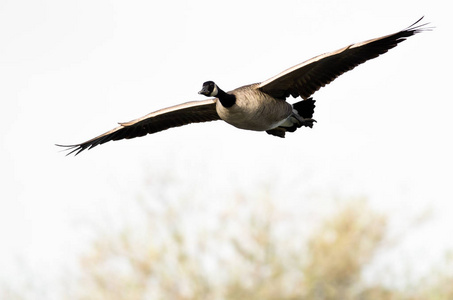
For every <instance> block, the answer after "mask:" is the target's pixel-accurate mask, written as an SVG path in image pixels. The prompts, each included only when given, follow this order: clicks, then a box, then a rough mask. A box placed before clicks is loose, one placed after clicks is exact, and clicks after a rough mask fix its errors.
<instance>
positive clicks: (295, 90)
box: [258, 17, 430, 99]
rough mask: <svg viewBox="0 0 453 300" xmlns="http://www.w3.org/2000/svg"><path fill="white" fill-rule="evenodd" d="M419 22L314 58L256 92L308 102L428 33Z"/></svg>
mask: <svg viewBox="0 0 453 300" xmlns="http://www.w3.org/2000/svg"><path fill="white" fill-rule="evenodd" d="M422 19H423V17H422V18H420V19H419V20H418V21H417V22H415V23H414V24H412V25H411V26H409V27H408V28H406V29H404V30H401V31H399V32H396V33H394V34H390V35H386V36H383V37H379V38H376V39H372V40H368V41H364V42H361V43H356V44H352V45H349V46H347V47H344V48H342V49H339V50H337V51H334V52H330V53H325V54H321V55H319V56H316V57H313V58H312V59H309V60H307V61H305V62H303V63H301V64H298V65H296V66H294V67H292V68H289V69H287V70H285V71H283V72H281V73H280V74H278V75H276V76H274V77H272V78H270V79H268V80H266V81H263V82H262V83H260V85H259V86H258V88H259V89H260V90H261V91H263V92H265V93H267V94H269V95H271V96H273V97H275V98H280V99H285V98H286V97H288V96H289V95H291V96H293V97H297V96H300V97H302V98H303V99H308V97H310V96H311V95H312V94H313V93H314V92H316V91H317V90H319V89H320V88H321V87H323V86H325V85H326V84H328V83H330V82H331V81H333V80H334V79H336V78H337V77H338V76H340V75H341V74H343V73H345V72H347V71H349V70H352V69H354V68H355V67H356V66H358V65H360V64H362V63H364V62H366V61H367V60H370V59H373V58H375V57H378V56H379V55H381V54H384V53H386V52H387V51H388V50H390V49H392V48H393V47H396V45H398V44H399V43H401V42H402V41H404V40H406V38H408V37H410V36H412V35H414V34H416V33H419V32H421V31H424V30H429V29H430V28H426V27H425V28H423V26H425V25H427V24H421V25H417V24H419V22H420V21H421V20H422Z"/></svg>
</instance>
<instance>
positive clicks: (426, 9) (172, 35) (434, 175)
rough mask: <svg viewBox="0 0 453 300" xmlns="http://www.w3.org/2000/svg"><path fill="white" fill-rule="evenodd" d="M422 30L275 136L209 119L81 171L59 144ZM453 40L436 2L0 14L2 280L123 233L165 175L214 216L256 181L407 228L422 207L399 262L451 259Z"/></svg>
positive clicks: (81, 164)
mask: <svg viewBox="0 0 453 300" xmlns="http://www.w3.org/2000/svg"><path fill="white" fill-rule="evenodd" d="M423 15H424V16H425V20H426V21H428V22H431V23H432V25H433V26H436V29H435V30H434V31H432V32H426V33H422V34H419V35H416V36H414V37H411V38H410V39H409V40H408V41H406V42H404V43H402V44H400V45H399V46H398V47H397V48H395V49H393V50H391V51H390V52H389V53H387V54H385V55H384V56H382V57H379V58H377V59H375V60H372V61H369V62H367V63H365V64H364V65H362V66H360V67H358V68H357V69H355V70H353V71H352V72H349V73H347V74H344V75H342V76H341V77H340V78H338V79H337V80H335V81H334V82H333V83H331V84H330V85H328V86H327V87H325V88H323V89H321V90H320V91H318V92H316V93H315V94H314V98H315V99H316V100H317V107H316V111H315V119H317V121H318V123H316V124H315V126H314V127H313V129H308V128H302V129H300V130H298V131H297V132H295V133H292V134H288V135H287V138H286V139H279V138H276V137H272V136H269V135H267V134H266V133H257V132H251V131H250V132H248V131H241V130H238V129H236V128H234V127H232V126H229V125H227V124H226V123H223V122H219V121H218V122H213V123H209V124H199V125H198V124H197V125H190V126H186V127H183V128H177V129H173V130H169V131H166V132H161V133H159V134H156V135H153V136H147V137H144V138H139V139H134V140H129V141H120V142H111V143H108V144H105V145H102V146H100V147H97V148H95V149H93V150H90V151H88V152H84V153H82V154H80V155H79V156H77V157H66V156H65V155H64V153H60V152H59V149H58V148H57V147H55V146H54V144H55V143H60V144H72V143H79V142H82V141H85V140H87V139H90V138H92V137H94V136H96V135H98V134H101V133H103V132H105V131H107V130H110V129H111V128H113V127H115V126H116V122H124V121H129V120H131V119H135V118H137V117H141V116H142V115H145V114H147V113H149V112H151V111H154V110H157V109H160V108H163V107H167V106H171V105H174V104H178V103H181V102H186V101H190V100H197V99H200V100H201V99H204V98H203V97H200V96H199V95H198V94H197V91H198V90H199V89H200V88H201V84H202V83H203V82H204V81H207V80H214V81H216V82H217V83H218V84H219V86H220V87H221V88H223V89H224V90H230V89H233V88H235V87H238V86H241V85H244V84H249V83H255V82H260V81H263V80H266V79H268V78H270V77H272V76H274V75H275V74H277V73H279V72H280V71H283V70H284V69H286V68H288V67H291V66H293V65H295V64H298V63H300V62H302V61H304V60H306V59H309V58H311V57H313V56H316V55H318V54H321V53H324V52H328V51H333V50H336V49H338V48H341V47H344V46H346V45H348V44H350V43H353V42H359V41H362V40H367V39H370V38H375V37H378V36H381V35H385V34H389V33H393V32H395V31H398V30H400V29H403V28H405V27H407V26H409V25H410V24H412V23H413V22H415V21H416V20H417V19H418V18H420V17H421V16H423ZM452 25H453V24H452V21H451V16H450V14H449V13H447V10H446V9H445V1H440V0H434V1H420V0H416V1H414V0H407V1H406V0H402V1H395V0H392V1H387V0H384V1H375V2H369V1H359V0H345V1H334V0H332V1H295V0H294V1H268V2H266V1H249V2H246V1H244V0H241V1H235V0H230V1H224V2H222V3H221V4H218V3H216V2H213V1H200V0H195V1H107V0H105V1H97V0H95V1H93V0H90V1H61V0H48V1H36V0H33V1H26V0H22V1H0V41H1V42H0V99H1V101H2V104H3V105H2V109H1V110H0V115H1V122H2V126H1V127H0V137H1V148H0V160H1V163H0V165H1V171H0V175H1V189H0V236H1V243H2V246H1V247H0V265H2V268H1V271H0V276H1V277H11V276H14V275H13V274H16V275H17V272H16V273H15V272H14V270H15V267H16V266H17V262H18V261H21V262H24V264H25V265H27V266H29V267H30V268H31V269H32V270H34V271H35V272H36V273H37V274H43V275H45V274H46V273H48V272H46V270H48V267H49V266H52V269H56V270H59V268H62V267H63V266H64V265H65V262H67V261H68V260H71V259H73V256H72V255H73V254H74V253H76V252H77V251H76V250H74V249H79V248H80V247H82V246H81V245H80V243H82V240H83V239H80V240H79V237H80V236H81V233H80V232H81V231H84V230H85V231H86V229H87V228H89V224H91V222H96V220H102V219H104V218H105V216H106V215H110V216H113V217H114V216H118V218H121V216H120V214H121V209H120V208H121V207H124V206H125V205H126V204H127V203H128V201H132V200H131V199H134V198H135V197H137V194H138V193H139V191H140V189H142V188H143V186H144V185H145V184H146V183H145V178H147V176H151V178H155V177H159V176H166V175H168V174H172V176H174V177H175V178H177V182H179V185H180V186H181V189H182V190H184V189H186V190H189V189H190V188H191V189H194V190H202V191H203V192H201V193H199V194H197V197H205V198H207V199H209V198H212V199H216V200H217V201H227V200H228V195H232V194H231V193H233V191H234V190H239V191H248V192H250V193H253V192H254V191H256V190H258V189H259V188H260V187H261V186H262V184H263V183H264V184H270V185H271V186H272V189H273V193H274V195H275V196H278V197H282V198H293V199H297V200H298V201H299V199H300V198H299V197H296V194H297V193H302V195H312V194H313V193H315V194H317V195H319V197H320V198H322V197H324V198H326V197H327V198H329V197H336V196H340V197H356V196H364V197H367V198H368V199H369V200H370V202H371V203H372V204H373V205H374V206H375V207H376V208H378V209H382V210H384V211H387V212H390V213H393V216H394V219H398V218H396V217H397V216H401V217H402V220H403V221H402V222H403V223H404V222H405V221H406V222H409V221H408V220H409V219H410V218H412V217H414V216H416V215H417V214H419V213H422V212H423V211H426V210H429V211H431V213H432V215H431V221H430V222H429V224H428V225H426V226H425V227H424V228H423V229H422V230H420V231H419V232H418V233H417V235H414V236H413V237H408V239H409V240H411V239H412V240H411V242H410V243H409V244H408V245H411V246H407V247H408V248H407V249H406V252H404V251H403V250H402V251H403V252H402V253H404V255H406V256H409V257H413V258H414V259H419V258H421V257H422V256H423V255H425V254H426V253H429V254H430V255H432V256H433V257H436V255H440V253H442V252H443V251H444V250H445V249H447V248H449V247H453V239H451V232H452V230H453V191H452V182H453V174H452V170H453V160H452V158H451V153H453V146H452V129H453V121H452V118H451V115H452V108H453V104H452V100H453V99H452V96H451V93H450V84H451V82H450V81H451V72H450V70H451V68H452V67H453V66H452V60H451V53H453V49H452V48H453V43H452V42H451V33H452V29H453V26H452ZM290 100H294V99H290ZM150 174H151V175H150ZM229 193H230V194H229ZM314 198H315V197H313V198H310V197H309V196H307V197H305V198H304V199H305V201H309V200H310V199H314ZM300 205H301V206H300V207H301V208H303V207H307V206H310V205H311V206H316V204H315V203H311V204H308V203H301V204H300ZM319 205H322V202H321V203H320V204H319ZM404 220H405V221H404ZM394 222H395V224H397V223H398V222H397V221H394ZM395 226H398V225H395ZM401 226H404V225H401ZM81 228H82V229H81Z"/></svg>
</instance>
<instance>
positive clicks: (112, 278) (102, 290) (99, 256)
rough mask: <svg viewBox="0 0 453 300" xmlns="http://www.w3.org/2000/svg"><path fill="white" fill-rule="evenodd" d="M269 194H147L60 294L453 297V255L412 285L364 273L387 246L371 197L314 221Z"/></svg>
mask: <svg viewBox="0 0 453 300" xmlns="http://www.w3.org/2000/svg"><path fill="white" fill-rule="evenodd" d="M262 196H263V197H258V198H260V199H256V201H255V202H253V201H250V200H249V199H247V200H246V199H245V198H244V197H243V196H240V195H239V196H238V197H237V199H236V201H232V203H233V204H232V205H231V207H230V209H226V210H225V209H219V210H217V211H216V212H215V213H213V212H212V211H211V212H209V213H206V212H204V213H203V212H202V213H200V206H198V205H197V204H196V203H194V202H193V201H191V200H190V199H187V201H184V200H181V201H180V202H177V203H175V204H173V205H172V204H171V203H169V202H167V201H164V202H163V203H164V204H163V205H162V206H160V207H158V206H153V207H152V208H151V207H149V206H147V205H148V204H149V202H147V201H146V200H143V199H142V201H141V202H140V201H139V204H140V205H138V211H139V212H140V213H141V218H139V217H138V214H137V212H135V213H134V214H133V216H135V217H137V219H136V220H134V222H132V220H130V221H131V222H126V224H129V225H127V226H124V227H121V228H120V229H119V228H112V227H110V228H106V229H105V230H104V231H100V232H99V234H98V236H97V237H96V238H95V239H94V241H93V243H92V244H91V245H90V247H89V251H87V252H86V253H85V255H83V257H81V258H80V270H81V272H80V275H79V277H77V278H74V277H71V278H64V279H63V280H62V281H63V282H64V283H63V284H62V286H61V287H60V288H62V289H65V290H66V291H65V292H64V293H65V294H64V297H62V299H78V300H97V299H99V300H103V299H109V300H125V299H127V300H135V299H137V300H138V299H150V300H154V299H174V300H191V299H197V300H198V299H210V300H211V299H225V300H230V299H248V300H255V299H256V300H258V299H260V300H270V299H282V300H296V299H300V300H305V299H310V300H313V299H314V300H317V299H323V300H324V299H327V300H329V299H344V300H371V299H390V300H424V299H427V300H443V299H445V300H446V299H453V272H452V271H453V268H452V267H453V259H452V256H446V259H445V262H444V264H443V265H440V266H436V268H435V269H433V270H432V272H430V274H428V275H427V276H426V277H425V278H422V279H420V280H419V281H417V282H413V283H411V285H408V286H407V287H406V288H401V287H400V288H396V287H389V286H385V285H383V284H382V283H381V282H379V280H369V278H368V280H365V279H364V277H365V276H364V273H366V271H367V268H368V267H369V266H370V264H371V263H372V262H373V259H374V258H375V256H378V255H379V250H381V249H383V248H385V247H388V243H386V224H387V218H386V217H385V216H384V215H381V214H379V213H376V212H375V211H373V210H372V209H371V208H369V207H368V206H367V205H366V204H365V202H364V201H351V202H349V203H346V204H344V205H338V207H336V208H335V210H334V211H332V213H331V214H330V215H328V216H325V218H324V219H322V220H317V219H314V220H313V219H312V220H311V222H310V221H308V220H306V219H304V218H301V217H300V216H301V214H300V212H296V213H295V214H294V215H288V214H285V213H282V212H281V211H279V210H278V209H277V208H276V207H274V206H273V200H272V199H269V197H268V195H266V194H264V195H262ZM184 203H186V206H184ZM197 213H198V214H197ZM116 223H117V222H116ZM309 223H314V224H315V225H313V224H311V225H310V224H309ZM301 229H302V230H301ZM304 232H305V233H304ZM71 276H73V274H72V275H71ZM379 276H381V278H382V276H390V275H388V274H378V276H377V278H379ZM34 291H38V292H36V293H34ZM43 295H46V293H45V292H42V291H40V292H39V289H36V288H35V289H30V288H28V287H27V286H24V287H23V288H22V289H17V288H14V289H12V288H10V287H8V286H7V285H3V286H0V299H16V300H25V299H48V297H44V296H43Z"/></svg>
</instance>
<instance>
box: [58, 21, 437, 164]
mask: <svg viewBox="0 0 453 300" xmlns="http://www.w3.org/2000/svg"><path fill="white" fill-rule="evenodd" d="M422 19H423V17H422V18H420V19H419V20H418V21H417V22H415V23H414V24H412V25H411V26H409V27H407V28H406V29H403V30H401V31H398V32H396V33H393V34H390V35H386V36H383V37H379V38H376V39H372V40H368V41H364V42H361V43H356V44H352V45H349V46H346V47H344V48H341V49H339V50H337V51H334V52H330V53H325V54H321V55H319V56H316V57H314V58H312V59H309V60H307V61H305V62H303V63H301V64H298V65H296V66H294V67H291V68H289V69H287V70H285V71H283V72H281V73H280V74H277V75H276V76H274V77H272V78H270V79H268V80H266V81H263V82H261V83H255V84H251V85H245V86H242V87H239V88H237V89H234V90H232V91H230V92H224V91H223V90H222V89H220V87H219V86H218V85H216V84H215V83H214V82H213V81H207V82H205V83H204V84H203V87H202V89H201V91H200V92H199V94H202V95H204V96H207V97H215V98H211V99H208V100H204V101H192V102H187V103H183V104H180V105H176V106H172V107H168V108H164V109H161V110H158V111H155V112H152V113H150V114H148V115H146V116H144V117H142V118H139V119H136V120H133V121H130V122H126V123H119V125H120V126H118V127H116V128H114V129H112V130H110V131H108V132H106V133H104V134H102V135H100V136H97V137H95V138H93V139H91V140H88V141H86V142H84V143H81V144H75V145H58V146H62V147H68V149H69V150H71V151H70V152H69V153H68V154H71V153H74V152H75V154H76V155H77V154H79V153H80V152H82V151H83V150H85V149H91V148H93V147H96V146H97V145H100V144H104V143H106V142H108V141H116V140H121V139H131V138H135V137H139V136H144V135H146V134H148V133H155V132H159V131H162V130H165V129H169V128H172V127H177V126H182V125H186V124H190V123H198V122H207V121H214V120H224V121H225V122H227V123H229V124H231V125H233V126H235V127H237V128H241V129H247V130H255V131H266V132H267V133H268V134H271V135H274V136H278V137H285V133H286V132H294V131H295V130H296V129H297V128H300V127H301V126H307V127H312V126H313V122H315V120H313V119H312V117H313V112H314V107H315V104H314V103H315V100H313V99H312V98H311V97H310V96H311V95H312V94H313V93H314V92H316V91H317V90H319V89H320V88H321V87H323V86H325V85H326V84H328V83H330V82H331V81H333V80H334V79H335V78H337V77H338V76H340V75H341V74H343V73H345V72H346V71H349V70H352V69H354V68H355V67H356V66H358V65H359V64H361V63H364V62H365V61H367V60H370V59H373V58H375V57H378V56H379V55H381V54H383V53H386V52H387V51H388V50H390V49H392V48H393V47H395V46H396V45H398V44H399V43H401V42H402V41H404V40H406V38H408V37H410V36H412V35H414V34H416V33H419V32H422V31H424V30H429V29H430V28H427V27H423V26H425V25H427V23H426V24H421V25H419V22H420V21H421V20H422ZM290 95H291V96H292V97H294V98H297V97H299V96H300V97H301V98H302V99H303V100H302V101H300V102H297V103H294V104H293V105H291V104H289V103H288V102H286V101H285V99H286V98H287V97H289V96H290Z"/></svg>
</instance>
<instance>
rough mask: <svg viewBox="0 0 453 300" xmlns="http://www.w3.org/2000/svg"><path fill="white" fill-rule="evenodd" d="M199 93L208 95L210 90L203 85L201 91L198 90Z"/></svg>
mask: <svg viewBox="0 0 453 300" xmlns="http://www.w3.org/2000/svg"><path fill="white" fill-rule="evenodd" d="M198 94H200V95H205V96H208V95H209V91H208V90H207V89H205V88H204V87H203V88H202V89H201V91H199V92H198Z"/></svg>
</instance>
